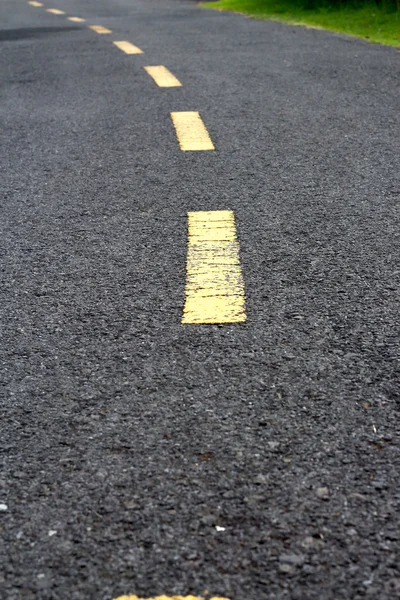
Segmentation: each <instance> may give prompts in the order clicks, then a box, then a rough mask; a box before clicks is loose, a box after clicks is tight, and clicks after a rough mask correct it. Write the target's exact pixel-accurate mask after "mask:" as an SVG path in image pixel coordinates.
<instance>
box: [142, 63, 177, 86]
mask: <svg viewBox="0 0 400 600" xmlns="http://www.w3.org/2000/svg"><path fill="white" fill-rule="evenodd" d="M144 69H145V71H147V73H148V74H149V75H150V77H152V78H153V79H154V81H155V82H156V84H157V85H158V86H159V87H180V86H181V85H182V84H181V82H180V81H179V79H177V78H176V77H175V75H172V73H171V72H170V71H168V69H167V68H166V67H163V66H161V65H160V66H157V67H144Z"/></svg>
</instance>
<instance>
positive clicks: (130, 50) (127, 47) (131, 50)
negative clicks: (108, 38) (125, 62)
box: [113, 42, 143, 54]
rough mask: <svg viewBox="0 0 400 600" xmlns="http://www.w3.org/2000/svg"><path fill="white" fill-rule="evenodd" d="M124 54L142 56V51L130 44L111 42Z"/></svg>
mask: <svg viewBox="0 0 400 600" xmlns="http://www.w3.org/2000/svg"><path fill="white" fill-rule="evenodd" d="M113 44H115V45H116V46H117V47H118V48H119V49H120V50H122V52H125V54H143V50H141V49H140V48H138V47H137V46H135V45H134V44H131V43H130V42H113Z"/></svg>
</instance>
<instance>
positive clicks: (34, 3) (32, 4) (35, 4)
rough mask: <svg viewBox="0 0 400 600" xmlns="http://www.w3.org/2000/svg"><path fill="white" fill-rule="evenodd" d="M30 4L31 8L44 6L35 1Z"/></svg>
mask: <svg viewBox="0 0 400 600" xmlns="http://www.w3.org/2000/svg"><path fill="white" fill-rule="evenodd" d="M28 4H30V5H31V6H43V4H42V3H41V2H35V0H32V2H28Z"/></svg>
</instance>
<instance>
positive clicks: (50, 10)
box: [46, 8, 65, 15]
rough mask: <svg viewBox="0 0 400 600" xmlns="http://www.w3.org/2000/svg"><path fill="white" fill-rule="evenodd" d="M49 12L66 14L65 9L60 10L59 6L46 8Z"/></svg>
mask: <svg viewBox="0 0 400 600" xmlns="http://www.w3.org/2000/svg"><path fill="white" fill-rule="evenodd" d="M46 10H47V12H49V13H53V15H65V12H64V11H63V10H59V9H58V8H46Z"/></svg>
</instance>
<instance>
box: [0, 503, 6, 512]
mask: <svg viewBox="0 0 400 600" xmlns="http://www.w3.org/2000/svg"><path fill="white" fill-rule="evenodd" d="M0 510H1V511H5V510H8V506H7V504H0Z"/></svg>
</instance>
